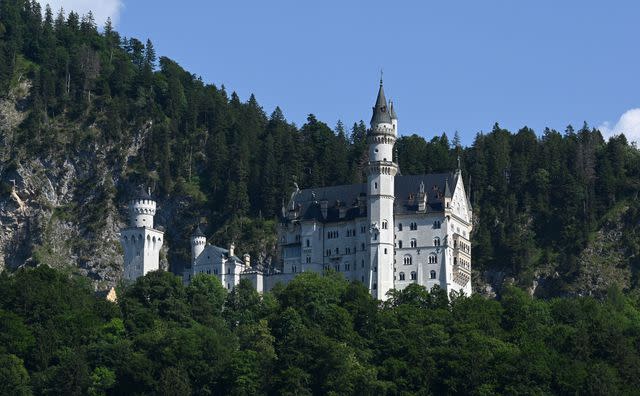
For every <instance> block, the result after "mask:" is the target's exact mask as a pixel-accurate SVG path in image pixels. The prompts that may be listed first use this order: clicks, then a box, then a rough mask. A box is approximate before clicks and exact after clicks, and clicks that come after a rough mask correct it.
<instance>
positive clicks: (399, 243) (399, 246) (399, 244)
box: [398, 241, 402, 249]
mask: <svg viewBox="0 0 640 396" xmlns="http://www.w3.org/2000/svg"><path fill="white" fill-rule="evenodd" d="M398 248H399V249H402V241H398Z"/></svg>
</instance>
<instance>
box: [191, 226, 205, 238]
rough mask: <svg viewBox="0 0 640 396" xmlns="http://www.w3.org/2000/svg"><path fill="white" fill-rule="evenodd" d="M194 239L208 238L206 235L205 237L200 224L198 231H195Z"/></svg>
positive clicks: (197, 227)
mask: <svg viewBox="0 0 640 396" xmlns="http://www.w3.org/2000/svg"><path fill="white" fill-rule="evenodd" d="M192 236H193V237H206V235H204V232H202V229H200V224H198V225H197V226H196V229H195V230H193V235H192Z"/></svg>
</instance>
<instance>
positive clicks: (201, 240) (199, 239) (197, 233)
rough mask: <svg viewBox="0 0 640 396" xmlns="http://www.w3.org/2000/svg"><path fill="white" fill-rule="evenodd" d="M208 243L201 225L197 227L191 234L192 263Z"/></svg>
mask: <svg viewBox="0 0 640 396" xmlns="http://www.w3.org/2000/svg"><path fill="white" fill-rule="evenodd" d="M206 244H207V237H206V236H205V235H204V232H202V230H201V229H200V225H198V226H197V227H196V229H195V230H194V231H193V235H191V263H194V262H195V261H196V259H197V258H198V256H200V254H201V253H202V252H203V251H204V247H205V246H206Z"/></svg>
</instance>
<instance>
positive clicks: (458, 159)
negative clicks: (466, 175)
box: [458, 155, 460, 170]
mask: <svg viewBox="0 0 640 396" xmlns="http://www.w3.org/2000/svg"><path fill="white" fill-rule="evenodd" d="M458 170H460V156H459V155H458Z"/></svg>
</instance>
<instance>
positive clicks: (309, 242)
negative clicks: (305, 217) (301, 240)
mask: <svg viewBox="0 0 640 396" xmlns="http://www.w3.org/2000/svg"><path fill="white" fill-rule="evenodd" d="M310 244H311V241H309V240H308V239H307V247H309V245H310Z"/></svg>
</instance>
